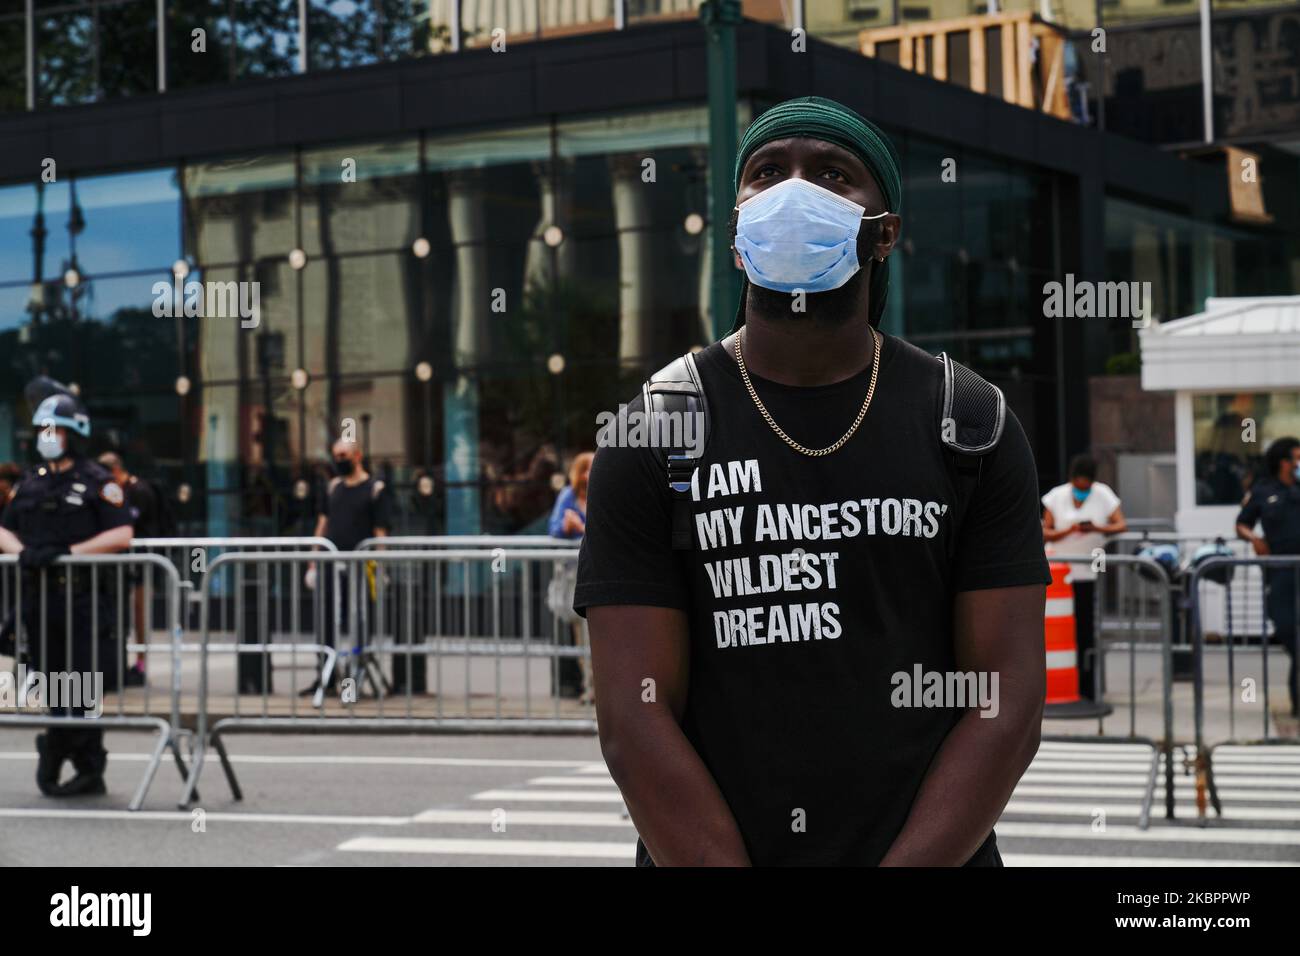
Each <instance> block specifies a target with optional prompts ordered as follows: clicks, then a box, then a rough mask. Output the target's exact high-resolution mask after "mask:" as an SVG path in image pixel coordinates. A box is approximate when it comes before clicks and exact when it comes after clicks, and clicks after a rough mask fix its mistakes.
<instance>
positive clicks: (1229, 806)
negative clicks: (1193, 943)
mask: <svg viewBox="0 0 1300 956" xmlns="http://www.w3.org/2000/svg"><path fill="white" fill-rule="evenodd" d="M32 737H33V734H32V732H31V731H26V730H24V731H15V730H9V729H6V730H3V731H0V865H46V864H48V865H70V866H82V865H106V866H131V865H179V866H191V865H195V866H228V865H255V866H318V865H325V866H521V865H525V866H556V865H558V866H625V865H630V864H631V862H632V857H633V846H634V842H635V831H634V829H633V827H632V825H631V822H630V820H628V819H627V817H626V816H625V814H624V808H623V804H622V800H621V798H620V797H619V794H618V790H617V789H616V788H615V787H614V785H613V782H612V781H611V780H610V778H609V775H608V772H607V771H606V769H605V766H604V764H603V762H602V761H601V759H600V752H599V747H598V744H597V742H596V740H595V739H594V738H590V737H530V736H491V735H483V736H419V737H416V736H410V737H363V736H329V737H325V736H296V737H268V736H232V737H230V738H229V739H228V747H229V750H230V753H231V756H232V761H233V763H234V767H235V769H236V771H237V773H238V775H239V779H240V782H241V784H242V786H243V789H244V800H243V801H242V802H236V801H234V800H232V799H231V795H230V791H229V790H228V788H227V787H226V784H225V781H224V779H223V778H222V775H221V770H220V767H219V765H218V764H217V763H216V762H215V761H214V762H212V763H210V764H209V765H208V767H207V768H206V770H205V771H204V774H203V778H202V785H201V788H200V798H201V799H200V800H199V802H198V804H197V805H196V807H195V808H193V809H192V810H190V811H181V810H178V809H177V808H176V806H175V800H176V798H177V796H178V795H179V793H180V781H179V776H178V774H177V772H176V770H175V767H174V765H172V764H165V765H164V766H163V768H162V770H161V771H160V773H159V776H158V778H157V779H156V781H155V782H154V785H153V788H152V790H151V791H150V795H149V799H148V800H147V802H146V805H145V808H144V809H143V810H142V811H140V812H138V813H130V812H128V811H127V810H125V806H126V803H127V800H128V799H129V797H130V794H131V793H132V792H133V791H134V788H135V786H136V784H137V782H138V781H139V779H140V776H141V774H142V773H143V771H144V768H145V762H146V756H147V750H148V748H147V743H148V741H149V737H148V736H147V735H146V734H143V733H127V732H110V733H109V734H108V735H107V744H108V748H109V750H110V751H111V757H110V761H109V772H108V782H109V791H110V792H109V793H108V794H107V795H106V796H103V797H95V798H82V799H79V800H76V801H66V800H65V801H55V800H50V799H46V798H42V797H41V796H39V795H38V794H37V792H36V789H35V784H34V782H33V779H32V775H33V772H34V769H35V754H34V750H33V747H32ZM1177 768H1178V770H1179V774H1178V777H1177V781H1178V782H1177V785H1176V794H1177V798H1178V805H1177V811H1178V815H1179V817H1180V818H1181V819H1179V820H1177V821H1175V822H1172V823H1171V822H1168V821H1165V820H1164V819H1163V818H1162V815H1163V797H1162V794H1161V791H1160V790H1157V793H1156V806H1155V810H1154V812H1153V816H1152V824H1151V827H1150V829H1148V830H1146V831H1142V830H1139V829H1138V828H1137V826H1136V823H1137V815H1138V812H1139V809H1140V807H1141V802H1142V797H1143V795H1144V793H1145V784H1146V781H1147V779H1148V778H1149V775H1150V771H1151V752H1150V749H1149V748H1146V747H1143V746H1140V745H1118V746H1116V745H1099V744H1091V743H1082V742H1080V743H1054V742H1053V743H1045V744H1044V745H1043V748H1042V750H1040V752H1039V754H1038V757H1037V758H1036V759H1035V761H1034V764H1033V766H1032V767H1031V768H1030V770H1029V772H1028V773H1027V774H1026V775H1025V778H1024V779H1023V780H1022V782H1021V784H1020V787H1019V788H1018V789H1017V791H1016V793H1015V796H1014V797H1013V798H1012V801H1011V804H1010V806H1009V807H1008V809H1007V812H1006V814H1005V815H1004V817H1003V819H1002V821H1001V822H1000V823H999V825H998V828H997V830H998V842H999V846H1000V847H1001V850H1002V854H1003V857H1004V859H1005V861H1006V863H1007V864H1008V865H1010V866H1035V865H1039V866H1043V865H1048V866H1050V865H1065V866H1076V865H1077V866H1107V865H1118V866H1123V865H1130V864H1136V865H1143V866H1166V865H1167V866H1194V867H1211V866H1233V865H1265V866H1267V865H1289V866H1297V865H1300V748H1295V747H1271V748H1223V749H1220V750H1219V751H1218V754H1217V758H1216V770H1217V774H1218V783H1219V788H1220V793H1221V796H1222V797H1223V801H1224V811H1225V812H1224V819H1222V820H1217V819H1213V817H1212V819H1211V822H1210V823H1209V825H1208V826H1204V827H1201V826H1197V825H1196V822H1195V789H1194V785H1193V782H1192V777H1191V776H1190V775H1185V774H1184V773H1183V767H1182V765H1181V761H1179V762H1178V764H1177ZM200 811H201V812H200ZM1211 813H1212V811H1211Z"/></svg>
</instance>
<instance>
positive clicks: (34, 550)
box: [18, 544, 68, 571]
mask: <svg viewBox="0 0 1300 956" xmlns="http://www.w3.org/2000/svg"><path fill="white" fill-rule="evenodd" d="M65 554H68V546H67V545H66V544H33V545H31V546H29V547H25V548H23V549H22V550H21V551H19V552H18V566H19V567H20V568H26V569H27V570H29V571H30V570H35V569H37V568H48V567H49V566H50V565H51V564H53V563H54V562H55V561H56V560H57V559H59V558H61V557H63V556H64V555H65Z"/></svg>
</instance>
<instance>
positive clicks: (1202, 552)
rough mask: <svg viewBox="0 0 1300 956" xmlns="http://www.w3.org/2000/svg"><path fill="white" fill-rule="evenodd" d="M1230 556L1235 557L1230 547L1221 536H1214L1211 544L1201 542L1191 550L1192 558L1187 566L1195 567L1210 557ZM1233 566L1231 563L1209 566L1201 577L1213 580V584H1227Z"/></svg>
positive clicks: (1230, 578)
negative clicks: (1201, 543)
mask: <svg viewBox="0 0 1300 956" xmlns="http://www.w3.org/2000/svg"><path fill="white" fill-rule="evenodd" d="M1218 557H1223V558H1231V557H1235V555H1234V554H1233V553H1232V549H1231V548H1229V547H1228V546H1227V545H1226V544H1225V543H1224V541H1223V539H1222V538H1216V539H1215V541H1214V543H1213V544H1203V545H1201V546H1200V547H1199V548H1197V549H1196V550H1195V551H1193V552H1192V560H1191V561H1190V562H1188V565H1187V567H1188V568H1189V569H1190V568H1195V567H1196V566H1197V565H1199V564H1201V563H1202V562H1204V561H1208V560H1210V559H1211V558H1218ZM1232 572H1233V566H1232V565H1231V564H1221V565H1219V566H1217V567H1213V568H1210V570H1208V571H1206V572H1205V573H1204V574H1203V575H1201V577H1203V578H1205V580H1207V581H1213V582H1214V583H1215V584H1227V583H1228V582H1229V581H1231V580H1232Z"/></svg>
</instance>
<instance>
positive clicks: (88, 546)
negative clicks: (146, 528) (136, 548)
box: [68, 524, 133, 554]
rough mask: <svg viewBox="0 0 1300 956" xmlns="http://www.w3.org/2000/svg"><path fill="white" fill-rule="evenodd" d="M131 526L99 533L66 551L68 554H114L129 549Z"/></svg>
mask: <svg viewBox="0 0 1300 956" xmlns="http://www.w3.org/2000/svg"><path fill="white" fill-rule="evenodd" d="M132 534H133V533H132V531H131V526H130V525H129V524H128V525H122V526H121V527H117V528H110V529H109V530H108V531H101V532H100V533H99V534H97V535H95V536H94V537H93V538H87V539H86V540H85V541H80V542H78V543H77V544H74V545H73V546H72V547H71V548H69V549H68V553H70V554H116V553H117V552H119V551H125V550H126V549H127V548H129V547H131V538H132Z"/></svg>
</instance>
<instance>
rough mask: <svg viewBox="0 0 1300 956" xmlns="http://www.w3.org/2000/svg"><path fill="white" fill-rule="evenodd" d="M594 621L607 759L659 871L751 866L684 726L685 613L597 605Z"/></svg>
mask: <svg viewBox="0 0 1300 956" xmlns="http://www.w3.org/2000/svg"><path fill="white" fill-rule="evenodd" d="M587 624H588V627H589V628H590V631H591V665H592V676H593V677H594V678H595V683H596V717H597V721H596V723H597V726H598V727H599V730H600V747H601V753H602V755H603V756H604V757H605V763H606V764H607V765H608V766H609V772H610V775H611V776H612V777H613V778H614V782H615V783H617V784H618V788H619V790H620V791H621V792H622V794H623V800H624V801H625V802H626V803H627V809H628V812H629V813H630V814H631V815H632V822H633V823H635V824H636V828H637V832H638V833H639V834H640V835H641V839H642V841H643V842H644V843H645V845H646V849H647V850H649V851H650V858H651V859H652V860H654V862H655V864H656V865H657V866H748V865H749V862H750V861H749V854H748V852H747V851H746V849H745V842H744V840H743V839H742V838H741V836H740V829H739V827H737V826H736V819H735V817H733V816H732V814H731V808H730V807H728V806H727V801H726V800H725V799H724V798H723V796H722V792H721V791H720V790H719V789H718V785H717V783H716V782H715V781H714V779H713V775H712V774H710V773H709V769H708V768H707V767H706V766H705V765H704V761H703V760H701V759H700V755H699V754H698V753H697V752H696V751H695V748H694V747H692V746H691V743H690V741H689V740H687V739H686V735H685V734H684V733H683V732H682V728H681V720H682V715H683V714H684V713H685V711H686V690H687V687H688V685H689V682H690V636H689V631H688V628H687V622H686V614H685V612H683V611H679V610H676V609H670V608H662V607H640V606H623V607H617V606H616V607H593V608H591V609H589V610H588V612H587ZM647 682H649V683H647ZM650 686H652V687H653V688H654V691H653V693H647V687H650Z"/></svg>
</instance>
